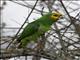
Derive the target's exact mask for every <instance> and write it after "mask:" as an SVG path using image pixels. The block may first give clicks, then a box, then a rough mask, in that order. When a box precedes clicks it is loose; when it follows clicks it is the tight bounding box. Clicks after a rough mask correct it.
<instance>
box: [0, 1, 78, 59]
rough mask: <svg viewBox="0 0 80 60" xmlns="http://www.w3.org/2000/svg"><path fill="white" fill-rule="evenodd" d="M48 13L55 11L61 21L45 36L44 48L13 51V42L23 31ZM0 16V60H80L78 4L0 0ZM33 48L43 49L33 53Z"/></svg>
mask: <svg viewBox="0 0 80 60" xmlns="http://www.w3.org/2000/svg"><path fill="white" fill-rule="evenodd" d="M31 11H32V12H31ZM50 11H52V12H54V11H59V12H60V13H62V14H63V18H62V19H60V20H59V21H57V22H56V23H55V24H53V25H52V26H51V28H52V29H51V30H49V31H48V32H46V33H45V38H46V40H45V41H43V42H44V44H40V43H30V45H29V46H27V47H28V48H29V49H28V48H27V47H26V48H25V49H26V51H24V49H17V45H16V44H15V43H14V41H16V39H17V37H18V36H19V34H20V33H21V32H22V31H23V29H24V27H25V26H26V25H27V24H28V23H30V22H32V21H35V20H36V19H38V18H39V17H41V16H43V15H44V14H46V13H48V12H50ZM0 15H1V16H0V18H1V19H0V22H1V23H0V46H1V48H0V50H1V51H0V53H1V55H0V59H1V60H80V1H73V0H70V1H67V0H65V1H63V0H34V1H32V0H30V1H29V0H24V1H23V0H20V1H18V0H17V1H13V0H9V1H6V0H1V1H0ZM29 15H30V16H29ZM42 40H44V38H42ZM43 42H42V43H43ZM36 44H40V45H42V46H44V47H41V48H39V49H37V48H36V49H37V50H36V51H35V50H34V47H35V45H36ZM37 51H38V53H37ZM23 52H25V53H24V54H23Z"/></svg>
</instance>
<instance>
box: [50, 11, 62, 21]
mask: <svg viewBox="0 0 80 60" xmlns="http://www.w3.org/2000/svg"><path fill="white" fill-rule="evenodd" d="M61 17H62V14H61V13H59V12H54V13H52V14H51V16H50V18H51V20H53V21H57V20H59V18H61Z"/></svg>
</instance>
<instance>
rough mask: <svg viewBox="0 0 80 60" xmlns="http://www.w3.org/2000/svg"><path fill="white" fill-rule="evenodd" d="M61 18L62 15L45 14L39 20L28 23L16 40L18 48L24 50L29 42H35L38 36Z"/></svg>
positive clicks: (57, 13)
mask: <svg viewBox="0 0 80 60" xmlns="http://www.w3.org/2000/svg"><path fill="white" fill-rule="evenodd" d="M61 16H62V14H61V13H59V12H54V13H47V14H45V15H44V16H42V17H40V18H39V19H37V20H35V21H33V22H31V23H29V24H28V25H27V26H26V27H25V28H24V30H23V31H22V33H21V34H20V37H19V38H18V39H17V41H18V42H19V43H20V45H19V48H25V47H26V45H27V44H28V43H30V42H31V41H34V42H35V41H37V40H38V38H39V37H40V36H42V35H43V34H45V32H47V31H48V30H50V28H51V25H52V24H53V23H54V22H56V21H57V20H59V18H60V17H61Z"/></svg>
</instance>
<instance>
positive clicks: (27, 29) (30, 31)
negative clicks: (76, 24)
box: [18, 22, 39, 41]
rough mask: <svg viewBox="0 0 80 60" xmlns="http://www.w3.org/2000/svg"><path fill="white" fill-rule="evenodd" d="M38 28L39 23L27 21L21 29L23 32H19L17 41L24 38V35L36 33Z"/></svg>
mask: <svg viewBox="0 0 80 60" xmlns="http://www.w3.org/2000/svg"><path fill="white" fill-rule="evenodd" d="M38 28H39V24H37V23H35V22H32V23H29V24H28V25H27V26H26V27H25V28H24V30H23V32H22V33H21V35H20V37H19V39H18V41H21V40H22V39H24V38H25V37H28V36H31V35H33V34H34V33H36V32H37V31H38Z"/></svg>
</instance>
